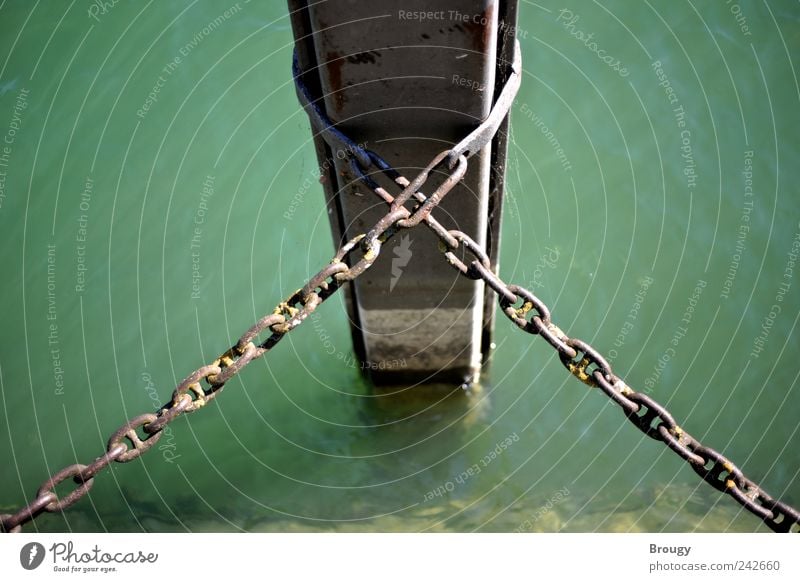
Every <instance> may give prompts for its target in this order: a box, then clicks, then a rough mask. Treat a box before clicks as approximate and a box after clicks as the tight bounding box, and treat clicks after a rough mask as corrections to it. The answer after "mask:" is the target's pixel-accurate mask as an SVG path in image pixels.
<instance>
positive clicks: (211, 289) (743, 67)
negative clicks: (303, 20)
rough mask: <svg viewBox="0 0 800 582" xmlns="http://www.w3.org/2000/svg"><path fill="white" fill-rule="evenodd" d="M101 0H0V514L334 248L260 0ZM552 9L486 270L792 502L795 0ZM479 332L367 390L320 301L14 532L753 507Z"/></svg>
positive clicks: (529, 40)
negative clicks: (487, 357) (141, 446)
mask: <svg viewBox="0 0 800 582" xmlns="http://www.w3.org/2000/svg"><path fill="white" fill-rule="evenodd" d="M91 6H92V4H91V3H89V2H87V1H81V2H72V3H65V2H64V3H62V2H54V1H45V2H36V3H35V4H34V3H30V2H23V1H12V0H6V1H4V2H0V134H2V136H3V137H4V138H9V139H10V140H11V142H12V143H10V144H9V143H4V144H0V148H3V147H5V149H0V154H2V156H3V157H0V164H2V165H0V171H2V172H3V174H2V175H0V179H2V182H0V185H1V186H2V190H1V191H0V195H1V196H2V197H1V198H0V200H1V202H2V206H0V232H1V233H2V234H1V235H0V236H1V237H2V250H1V251H0V252H2V260H3V269H4V282H3V285H2V287H0V305H2V322H3V325H2V341H1V342H0V382H1V386H2V410H3V414H2V415H0V425H2V427H1V428H0V433H1V434H2V439H3V445H2V447H0V466H2V467H3V470H2V471H1V472H0V496H1V498H0V512H3V511H8V510H10V509H12V508H14V507H16V506H18V505H20V504H22V503H23V502H25V501H26V500H29V499H30V498H31V497H32V496H33V495H34V493H35V491H36V488H37V487H38V486H39V484H40V483H41V482H42V481H43V480H44V479H45V478H46V477H47V476H48V475H49V474H50V473H52V472H53V471H55V470H57V469H59V468H61V467H62V466H64V465H66V464H69V463H73V462H76V460H77V461H82V462H88V461H89V460H91V459H93V458H94V457H95V456H96V455H98V454H100V453H101V452H102V451H103V450H104V446H105V442H106V439H107V437H108V435H109V434H110V433H111V432H112V431H113V430H115V429H116V428H117V427H118V426H119V425H120V424H121V423H122V422H123V421H124V420H125V419H127V418H130V417H132V416H135V415H137V414H140V413H142V412H145V411H152V410H154V409H155V408H156V407H157V405H158V404H160V403H161V402H164V401H166V400H167V399H168V397H169V394H170V393H171V391H172V389H173V387H174V386H175V384H176V382H177V381H179V380H180V379H181V378H182V377H183V376H184V375H185V374H187V373H188V372H190V371H192V370H194V369H195V368H197V367H198V366H199V365H202V364H203V363H205V362H208V361H210V360H212V359H213V358H214V357H216V355H217V354H218V353H220V352H221V351H223V350H224V349H226V348H227V347H228V346H229V345H230V344H231V343H232V342H233V341H235V339H236V338H237V337H238V336H239V334H240V333H241V332H242V331H243V330H244V329H246V328H247V327H248V326H249V325H250V324H251V323H252V322H253V321H254V320H255V319H256V318H257V317H259V316H260V315H262V314H263V313H264V312H266V311H268V310H270V309H272V306H273V305H275V304H276V303H277V302H278V301H279V300H281V299H283V298H284V297H285V296H287V295H288V294H289V293H290V292H292V291H293V290H294V289H296V288H297V287H298V286H300V285H301V284H302V282H303V281H304V279H305V278H306V277H307V276H308V274H309V273H311V272H312V270H313V271H316V269H317V268H318V267H319V266H320V265H322V264H324V262H326V261H327V260H328V259H329V258H330V255H331V254H332V244H331V240H330V236H329V233H328V230H327V215H326V210H325V208H324V205H323V198H322V193H321V189H320V188H318V187H317V185H316V184H315V183H313V180H312V183H313V185H312V187H311V189H310V190H308V191H307V192H305V191H304V190H305V189H307V186H305V187H304V186H303V184H304V182H306V181H307V180H308V178H309V176H313V175H314V168H315V165H316V160H315V156H314V152H313V147H312V146H311V144H310V142H309V136H310V131H309V127H308V122H307V119H306V117H305V115H304V114H303V113H302V112H301V111H300V110H299V107H298V105H297V101H296V98H295V94H294V89H293V87H292V84H291V82H290V58H291V44H292V36H291V30H290V26H289V22H288V19H287V16H286V13H285V11H286V8H285V6H284V5H283V3H281V2H270V3H269V4H267V3H256V2H252V3H248V2H244V1H242V2H240V3H239V4H234V3H230V4H226V3H224V2H207V1H195V2H169V3H156V2H148V3H144V2H136V3H134V2H127V1H122V2H119V3H117V4H116V5H114V6H113V7H110V8H109V9H107V10H106V11H105V13H101V12H100V11H98V10H97V9H92V8H91ZM562 8H565V6H564V5H562V4H555V3H552V2H549V1H544V2H541V3H539V4H534V3H531V2H526V1H523V2H521V8H520V10H521V13H520V22H519V31H520V35H519V36H520V42H521V45H522V50H523V64H524V68H525V72H524V79H523V84H522V89H521V91H520V94H519V96H518V98H517V101H516V105H515V107H514V111H513V117H512V120H513V125H512V131H513V139H512V140H511V144H510V161H509V166H508V176H509V189H508V193H507V204H506V214H505V221H504V227H503V237H504V238H503V251H502V264H501V275H502V276H503V277H504V278H505V279H506V280H509V281H515V282H519V283H520V284H523V285H528V286H530V287H531V289H532V290H533V291H534V292H536V293H537V294H538V295H539V296H541V297H542V298H543V299H544V300H545V301H546V302H547V303H548V304H549V305H550V306H551V308H552V310H553V318H554V321H555V322H556V323H557V324H558V325H559V326H560V327H561V328H563V329H564V330H565V331H567V333H569V334H570V335H573V336H577V337H580V338H582V339H584V340H587V341H589V342H591V343H592V344H593V345H595V346H596V347H598V348H599V349H601V350H602V351H603V352H604V353H608V354H610V356H611V359H612V360H613V364H614V366H615V370H616V371H617V372H618V373H620V374H621V375H623V376H624V377H625V378H626V379H627V381H628V383H629V384H630V385H631V386H633V387H634V388H636V389H639V390H645V389H646V390H647V391H648V393H649V394H650V395H651V396H653V397H654V398H656V399H657V400H659V401H660V402H662V403H664V404H667V405H668V407H669V408H670V410H671V411H672V412H673V414H674V415H675V417H676V419H678V421H679V423H680V424H681V425H682V426H683V427H684V428H685V429H686V430H687V431H689V432H691V433H692V434H693V435H694V436H695V437H697V438H700V439H701V440H703V441H704V442H707V444H709V445H712V446H714V447H716V448H718V449H719V450H721V451H722V452H724V454H726V455H727V456H728V457H730V458H731V459H733V460H734V461H735V462H737V463H738V464H739V466H740V467H742V468H743V470H744V471H745V472H746V474H747V475H748V476H750V477H751V478H753V479H754V480H756V481H758V482H760V483H761V484H762V485H763V486H764V487H765V489H766V490H767V491H769V492H770V493H772V494H773V495H776V496H780V497H781V498H784V499H786V500H787V501H789V502H791V503H793V504H794V505H798V504H800V479H798V471H800V446H798V444H799V443H800V438H799V437H798V424H797V413H798V406H799V405H800V387H798V382H797V380H798V370H797V368H796V360H797V354H798V348H799V347H800V346H799V345H798V344H799V343H800V342H798V337H800V333H799V332H798V329H797V323H798V317H800V309H798V307H799V306H800V300H798V290H800V280H798V274H797V273H796V267H795V266H794V265H793V263H792V262H791V260H792V259H791V256H790V255H789V253H790V251H792V244H793V241H795V240H797V237H798V231H799V229H800V224H798V223H799V222H800V205H798V193H797V184H798V180H800V164H798V160H799V159H800V148H799V147H798V129H800V123H799V122H800V88H798V80H797V71H796V63H797V61H798V59H799V58H800V51H798V44H799V37H800V9H798V5H797V3H796V2H793V1H789V0H786V1H769V2H756V1H752V2H747V1H741V2H739V3H738V4H734V3H731V2H728V3H726V2H724V1H722V0H720V1H718V2H713V3H712V2H702V3H690V2H683V1H680V2H666V1H654V0H651V1H649V2H641V3H633V2H622V1H615V2H603V3H602V5H601V4H600V3H596V2H589V1H586V0H580V1H577V0H576V1H574V2H572V3H571V4H567V5H566V8H568V9H569V11H571V13H572V16H570V15H569V14H567V13H566V12H560V11H561V10H562ZM92 10H94V17H92V13H91V12H90V11H92ZM226 10H229V12H228V16H224V14H225V11H226ZM221 15H222V16H223V18H222V19H221V20H218V26H217V27H216V28H215V30H213V31H211V32H209V33H208V34H205V33H203V29H204V27H207V26H208V24H209V22H212V21H214V20H215V19H218V18H219V17H220V16H221ZM575 16H578V19H577V20H574V17H575ZM737 16H738V18H737ZM592 33H593V34H594V36H593V37H592V38H591V39H589V40H587V39H586V36H587V35H589V34H592ZM198 38H199V40H198ZM581 38H583V40H581ZM592 43H595V44H592ZM597 51H602V52H600V53H598V52H597ZM184 53H185V54H184ZM176 56H178V57H180V62H176V61H175V57H176ZM601 57H607V59H606V60H608V61H609V63H606V62H604V61H603V60H601ZM170 63H172V65H170ZM656 63H660V66H659V65H658V64H656ZM156 88H157V89H158V92H157V93H155V97H156V100H155V101H153V102H149V101H148V94H149V93H150V92H151V91H154V90H155V89H156ZM668 88H669V90H668ZM670 100H672V103H671V102H670ZM681 124H682V125H681ZM3 137H0V139H2V138H3ZM682 148H684V149H683V151H682ZM749 152H752V154H751V153H749ZM682 154H685V156H684V157H682ZM745 171H747V172H749V173H748V174H745V173H744V172H745ZM746 180H751V181H750V182H747V181H746ZM204 185H205V186H204ZM204 187H205V192H204ZM212 191H213V193H212ZM298 193H300V194H299V197H298ZM293 201H294V203H293ZM292 204H294V207H295V208H296V211H294V212H292V213H289V217H288V218H287V216H286V214H285V213H286V212H287V209H289V208H290V207H292ZM737 245H738V246H737ZM796 249H797V247H795V250H796ZM537 265H538V268H537ZM409 268H411V267H409ZM651 281H652V282H651ZM698 287H699V288H698ZM696 288H698V289H696ZM773 305H777V306H778V308H779V310H780V311H779V313H777V312H776V311H777V310H776V309H775V308H773V307H772V306H773ZM689 307H692V308H693V310H692V311H691V312H690V313H688V314H687V311H688V309H689ZM771 311H775V312H776V313H774V314H773V317H770V312H771ZM765 318H766V320H765ZM682 320H685V321H682ZM325 335H327V336H330V340H329V341H330V342H332V344H333V346H334V347H335V349H334V350H333V352H334V353H333V354H329V353H327V352H329V351H331V350H329V349H328V350H324V349H323V347H324V346H323V342H322V340H321V339H320V338H321V336H322V337H324V336H325ZM495 341H496V343H497V346H498V348H497V350H496V352H495V354H494V357H493V365H492V369H491V372H490V374H489V375H488V377H487V378H486V379H485V381H484V384H483V386H482V387H481V389H480V390H476V392H475V393H474V394H472V395H471V396H469V397H465V396H464V395H461V394H458V393H453V394H450V393H448V392H442V391H439V392H435V391H424V392H415V393H414V394H413V395H409V394H407V393H403V394H401V395H398V396H392V397H390V396H386V395H385V394H382V393H378V392H373V391H371V389H370V388H369V386H368V385H367V384H366V383H365V381H364V380H363V379H362V377H361V375H360V373H359V371H358V370H357V369H356V368H355V367H353V366H352V365H347V362H345V361H343V358H342V356H343V355H344V354H349V353H350V349H351V348H350V343H349V334H348V330H347V319H346V316H345V313H344V311H343V309H342V303H341V298H337V299H335V300H332V301H331V302H329V303H327V304H326V305H324V306H323V307H322V308H321V309H320V315H319V318H318V319H315V320H313V323H312V322H308V324H307V325H305V326H302V327H300V328H298V329H297V330H296V331H295V332H293V334H292V335H291V336H290V337H289V338H287V339H286V340H285V341H284V342H282V343H281V344H280V345H279V346H277V347H276V349H275V350H274V351H273V352H271V353H270V354H269V356H268V357H267V358H265V359H263V360H259V361H257V362H254V363H253V364H251V365H250V366H249V367H248V368H247V369H246V370H245V371H244V372H243V373H242V374H240V376H239V377H238V378H237V379H235V380H234V381H232V382H231V383H230V384H229V385H228V386H227V387H226V389H225V391H224V393H222V394H221V396H220V398H218V399H217V400H216V401H215V402H214V403H213V404H210V405H209V406H207V407H206V408H205V409H204V410H202V411H201V412H198V413H197V414H192V415H189V416H186V417H184V418H182V419H180V420H178V421H176V422H175V423H173V425H172V426H171V432H170V433H169V434H167V435H164V437H163V438H162V440H161V442H160V443H159V444H158V447H159V448H156V449H153V450H151V452H150V453H148V454H147V455H145V456H144V457H143V458H142V459H140V460H137V461H134V462H131V463H128V464H124V465H123V464H116V465H115V466H114V467H113V468H112V470H111V471H108V472H107V473H105V474H104V475H102V476H101V477H98V478H97V479H96V482H95V485H94V488H93V489H92V492H91V494H90V496H89V497H88V498H87V499H84V500H82V501H81V502H80V503H78V504H77V505H75V506H74V507H73V508H71V509H70V510H68V511H67V512H65V513H64V514H63V515H45V516H43V517H40V518H39V519H38V520H36V522H35V524H33V525H29V526H28V530H29V531H34V530H39V531H64V530H72V531H106V530H107V531H208V530H212V531H217V530H226V531H227V530H230V531H240V530H251V531H445V530H447V531H473V530H483V531H513V530H516V529H522V530H531V531H557V530H562V531H694V530H697V531H764V530H766V528H765V527H764V526H762V525H760V522H759V521H758V520H757V519H755V518H753V517H752V516H750V515H748V514H745V513H742V512H741V511H740V509H739V506H738V505H737V504H736V503H735V502H734V501H732V500H731V499H729V498H727V497H726V496H723V495H721V494H719V493H717V492H716V491H714V490H712V489H711V488H710V487H708V486H706V485H705V484H703V483H702V482H700V480H699V479H698V478H697V476H696V475H695V474H694V472H693V471H691V470H690V468H689V467H688V466H687V465H686V464H685V463H683V462H682V461H681V460H680V459H678V458H677V457H676V456H675V455H673V454H671V453H670V452H669V451H668V450H666V448H665V447H664V446H663V445H661V444H659V443H657V442H655V441H652V440H650V439H648V438H647V437H645V436H643V435H641V434H640V433H639V432H638V431H637V430H636V429H635V428H634V427H633V426H632V425H631V424H630V423H628V422H627V421H626V419H625V418H624V416H623V415H622V414H621V412H620V411H619V410H617V409H616V407H615V406H613V405H611V404H610V403H609V402H607V400H606V399H605V398H604V397H602V396H601V395H600V394H599V393H597V392H596V391H592V390H589V389H587V388H586V387H585V386H584V385H583V384H580V383H579V382H577V381H575V380H574V379H573V378H571V377H569V375H568V374H566V373H565V371H564V369H563V368H562V366H561V365H560V362H559V361H558V358H556V357H555V356H554V354H553V352H552V350H550V349H549V348H548V347H547V346H546V345H544V343H543V342H541V341H538V340H536V339H535V338H533V337H532V336H528V335H525V334H523V333H520V332H518V331H516V330H515V329H513V328H512V326H511V324H509V323H508V322H506V321H505V320H502V321H500V322H499V324H498V327H497V330H496V340H495ZM612 350H613V351H612ZM659 361H662V362H663V363H662V364H659ZM501 443H504V444H503V445H501ZM498 446H499V448H498ZM495 450H499V451H500V452H499V453H498V452H494V453H493V451H495ZM470 468H472V471H471V472H470ZM436 492H438V493H439V494H436Z"/></svg>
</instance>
